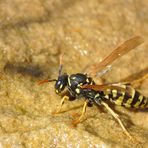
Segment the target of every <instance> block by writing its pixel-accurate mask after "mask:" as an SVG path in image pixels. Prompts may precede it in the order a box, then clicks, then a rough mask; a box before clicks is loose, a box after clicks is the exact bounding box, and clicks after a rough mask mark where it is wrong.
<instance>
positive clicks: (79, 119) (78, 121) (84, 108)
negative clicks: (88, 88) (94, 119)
mask: <svg viewBox="0 0 148 148" xmlns="http://www.w3.org/2000/svg"><path fill="white" fill-rule="evenodd" d="M87 104H88V101H85V102H84V105H83V109H82V113H81V115H80V117H79V118H78V119H76V120H74V121H72V124H73V125H74V126H76V125H77V124H78V123H80V122H81V120H82V118H83V116H84V114H85V112H86V107H87Z"/></svg>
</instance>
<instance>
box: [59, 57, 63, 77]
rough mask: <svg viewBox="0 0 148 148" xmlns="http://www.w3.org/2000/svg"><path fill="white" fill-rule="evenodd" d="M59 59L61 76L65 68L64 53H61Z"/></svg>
mask: <svg viewBox="0 0 148 148" xmlns="http://www.w3.org/2000/svg"><path fill="white" fill-rule="evenodd" d="M59 61H60V65H59V76H61V74H62V68H63V54H61V55H60V58H59Z"/></svg>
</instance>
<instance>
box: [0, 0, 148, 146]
mask: <svg viewBox="0 0 148 148" xmlns="http://www.w3.org/2000/svg"><path fill="white" fill-rule="evenodd" d="M147 9H148V3H147V1H146V0H143V1H138V0H126V1H125V0H120V1H119V0H112V1H110V0H107V1H104V0H91V1H90V0H81V1H78V0H32V1H30V0H21V1H20V0H1V1H0V70H1V73H0V78H1V80H0V102H1V103H0V147H4V148H9V147H51V148H53V147H57V148H62V147H63V148H65V147H68V148H69V147H71V148H75V147H80V148H81V147H83V148H84V147H90V148H91V147H93V148H95V147H98V148H99V147H105V148H110V147H113V148H115V147H116V148H127V147H129V148H130V147H131V148H132V147H136V148H140V147H142V148H146V147H148V140H147V139H148V111H147V110H143V111H133V110H127V109H125V108H123V107H115V108H114V107H113V108H114V109H115V110H116V112H117V113H119V115H120V118H121V119H122V121H123V123H124V125H125V126H126V128H127V129H128V131H129V132H130V133H131V134H132V135H133V137H135V138H136V139H137V140H138V141H140V143H138V144H137V143H132V142H131V141H130V140H129V139H128V138H127V137H126V136H125V135H124V133H123V131H122V129H121V128H120V126H119V125H118V123H117V122H116V121H115V120H114V118H113V117H112V116H111V115H110V114H109V113H107V111H106V110H105V109H102V108H101V109H100V107H92V108H88V109H87V113H86V117H85V120H84V121H83V122H82V123H80V124H79V125H78V126H77V127H76V128H73V127H72V126H71V124H70V122H71V120H72V116H71V114H72V113H75V112H78V113H80V111H81V109H82V107H81V105H82V103H83V100H80V101H79V100H78V101H74V102H67V103H66V104H65V105H64V107H63V110H66V109H70V108H73V109H71V110H69V111H68V112H65V113H63V114H59V115H57V116H52V115H51V112H52V111H53V110H55V109H56V108H57V105H58V104H59V102H60V97H59V96H57V95H56V94H55V92H54V87H53V85H54V84H53V83H49V84H45V85H42V86H38V85H37V82H38V81H39V80H41V79H45V78H56V77H57V75H58V66H59V55H60V54H61V53H64V71H65V72H67V73H69V74H71V73H77V72H83V70H84V69H85V68H86V66H88V65H91V64H92V63H94V62H97V61H98V60H101V59H103V58H104V57H105V56H106V55H108V54H109V53H110V52H111V51H112V50H113V49H114V48H115V47H116V46H117V45H119V44H120V43H121V42H123V41H125V40H126V39H129V38H130V37H132V36H135V35H140V36H142V37H143V38H144V39H145V43H144V44H143V45H141V46H139V47H138V48H136V50H133V51H131V52H130V53H128V54H127V55H125V56H124V57H122V58H120V59H119V60H117V61H116V62H114V64H113V66H112V70H111V71H110V72H108V73H107V74H106V75H104V76H103V79H104V80H105V81H106V82H119V81H121V80H126V79H127V78H128V77H129V78H131V79H133V78H135V77H136V76H137V75H138V73H140V72H142V73H143V72H144V73H145V72H147V69H148V62H147V61H148V41H147V39H148V29H147V28H148V11H147ZM147 86H148V79H147V80H145V81H143V82H142V84H141V85H140V87H139V89H140V91H141V92H142V93H143V94H144V95H147V96H148V87H147Z"/></svg>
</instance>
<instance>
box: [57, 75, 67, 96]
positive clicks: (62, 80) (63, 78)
mask: <svg viewBox="0 0 148 148" xmlns="http://www.w3.org/2000/svg"><path fill="white" fill-rule="evenodd" d="M67 82H68V75H67V74H62V75H59V77H58V80H56V83H55V86H54V87H55V91H56V93H57V94H59V93H61V92H62V91H63V90H64V88H65V87H66V86H67Z"/></svg>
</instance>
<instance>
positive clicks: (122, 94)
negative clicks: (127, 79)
mask: <svg viewBox="0 0 148 148" xmlns="http://www.w3.org/2000/svg"><path fill="white" fill-rule="evenodd" d="M120 87H121V88H124V90H116V89H108V90H107V92H106V93H105V95H106V98H107V99H110V100H111V101H112V102H114V103H115V104H117V105H121V106H125V107H128V108H148V98H147V97H145V96H143V95H142V94H140V93H139V92H138V91H137V90H135V89H134V88H133V87H131V86H130V85H120Z"/></svg>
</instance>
